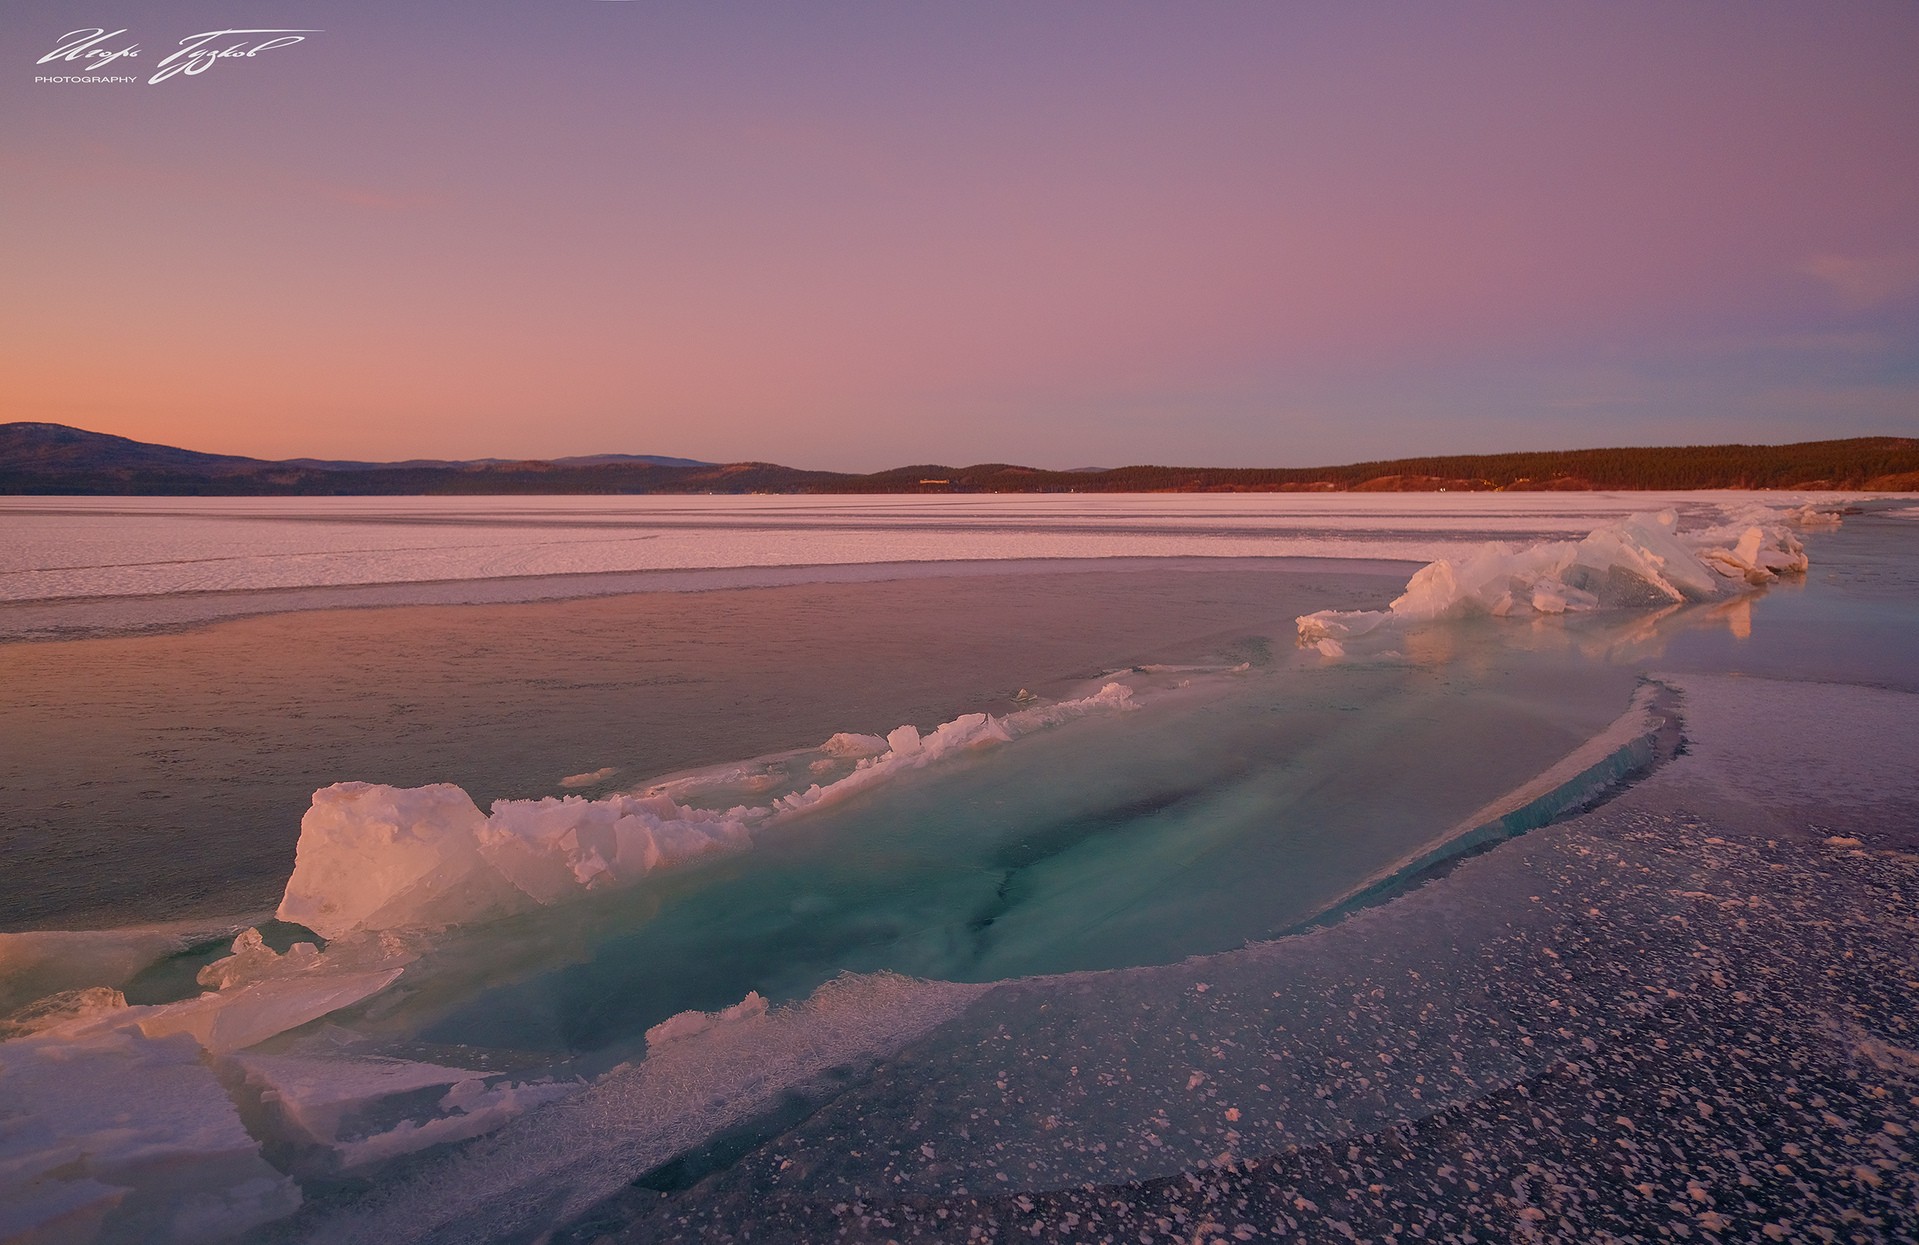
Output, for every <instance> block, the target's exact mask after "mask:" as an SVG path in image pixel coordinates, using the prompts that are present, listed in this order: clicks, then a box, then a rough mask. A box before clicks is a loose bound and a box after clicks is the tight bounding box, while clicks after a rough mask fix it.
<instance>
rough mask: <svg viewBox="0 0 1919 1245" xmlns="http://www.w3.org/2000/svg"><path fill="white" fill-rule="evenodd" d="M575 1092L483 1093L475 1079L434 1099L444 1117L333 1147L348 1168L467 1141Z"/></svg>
mask: <svg viewBox="0 0 1919 1245" xmlns="http://www.w3.org/2000/svg"><path fill="white" fill-rule="evenodd" d="M580 1089H581V1085H580V1083H579V1082H551V1081H545V1082H525V1083H521V1084H499V1085H495V1086H493V1087H492V1088H490V1089H489V1088H487V1085H486V1083H485V1082H484V1081H483V1080H481V1079H479V1078H478V1077H475V1078H473V1079H470V1080H465V1081H461V1082H460V1083H459V1084H457V1085H455V1086H454V1087H453V1088H452V1089H450V1090H448V1091H447V1094H446V1096H445V1097H444V1098H442V1099H441V1100H440V1109H441V1110H442V1111H446V1112H448V1114H445V1115H441V1116H438V1117H437V1118H434V1119H429V1120H403V1121H401V1122H400V1123H398V1124H396V1125H394V1126H393V1127H392V1128H390V1129H387V1130H386V1131H385V1132H381V1133H375V1134H373V1135H372V1136H370V1137H363V1138H361V1139H359V1140H357V1141H350V1142H347V1143H345V1144H343V1145H341V1146H338V1147H337V1150H338V1153H339V1155H340V1160H341V1166H342V1167H344V1168H347V1169H349V1170H350V1169H352V1168H356V1167H365V1166H367V1165H368V1164H371V1163H383V1162H385V1161H387V1160H388V1159H392V1158H397V1157H399V1156H400V1155H403V1154H412V1153H414V1152H416V1151H419V1150H424V1149H426V1148H427V1147H429V1146H438V1145H446V1144H448V1143H450V1142H455V1141H467V1140H469V1139H471V1138H474V1137H478V1136H481V1135H483V1134H486V1133H490V1132H492V1131H493V1130H494V1129H496V1128H499V1127H500V1126H501V1125H503V1124H505V1123H506V1122H507V1121H509V1120H512V1119H513V1118H515V1117H516V1116H520V1115H524V1114H526V1112H528V1111H530V1110H532V1109H533V1108H534V1107H537V1106H541V1105H543V1104H545V1103H549V1102H557V1101H559V1100H560V1099H562V1098H569V1097H571V1096H572V1095H574V1094H575V1093H578V1092H579V1090H580Z"/></svg>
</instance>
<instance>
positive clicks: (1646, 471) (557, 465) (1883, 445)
mask: <svg viewBox="0 0 1919 1245" xmlns="http://www.w3.org/2000/svg"><path fill="white" fill-rule="evenodd" d="M1715 488H1747V489H1870V490H1877V491H1900V492H1905V491H1919V440H1914V439H1912V438H1908V437H1856V438H1853V439H1851V440H1844V441H1807V442H1801V443H1799V444H1796V445H1688V446H1662V447H1643V448H1632V449H1598V450H1556V451H1543V452H1536V453H1515V454H1474V455H1454V456H1448V457H1440V458H1400V459H1390V460H1384V461H1379V462H1365V463H1351V464H1348V465H1346V466H1339V467H1154V466H1140V467H1118V468H1113V469H1111V470H1097V471H1095V470H1085V471H1044V470H1040V469H1038V468H1033V467H1020V466H1014V465H1011V464H1006V463H986V464H979V465H975V466H971V467H948V466H943V465H940V464H922V465H918V466H911V467H898V468H894V469H893V470H890V471H879V472H874V473H872V474H869V475H855V474H848V473H844V472H833V471H804V470H800V469H797V468H793V467H782V466H779V465H777V464H774V463H725V464H716V463H704V462H698V461H695V460H690V459H674V458H658V457H643V456H631V455H618V454H607V455H598V456H594V457H590V458H583V459H582V458H576V459H562V460H557V461H553V462H544V461H533V462H512V461H503V460H499V459H480V460H473V461H462V462H449V461H440V460H430V461H414V462H407V463H360V462H329V461H321V460H315V459H292V460H287V461H269V460H265V459H255V458H240V457H235V456H232V455H222V454H205V453H200V452H198V451H194V450H183V449H175V448H172V447H170V446H160V445H150V444H147V443H144V442H139V441H131V440H128V439H126V438H124V437H115V436H108V435H105V434H101V433H94V432H87V431H84V430H82V429H78V428H69V427H66V426H64V425H60V424H46V423H15V424H0V493H11V494H42V495H52V494H69V495H70V494H120V495H151V496H206V495H248V496H272V495H283V496H329V495H332V496H370V495H385V496H395V495H406V494H460V493H464V494H489V493H505V494H532V493H1052V492H1080V493H1155V492H1277V491H1287V492H1293V491H1302V492H1336V491H1355V492H1435V491H1439V490H1442V489H1443V490H1450V491H1462V492H1463V491H1490V490H1495V489H1510V490H1528V491H1533V490H1579V489H1625V490H1631V489H1715Z"/></svg>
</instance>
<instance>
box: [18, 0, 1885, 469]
mask: <svg viewBox="0 0 1919 1245" xmlns="http://www.w3.org/2000/svg"><path fill="white" fill-rule="evenodd" d="M242 23H245V24H247V25H248V26H249V28H260V29H302V30H313V31H315V32H316V33H313V34H312V35H311V36H310V37H309V38H307V39H306V40H305V41H304V42H302V43H300V44H299V45H297V46H288V47H283V48H279V49H276V50H272V51H267V52H263V53H261V54H260V55H259V56H257V57H253V58H237V57H236V58H233V59H232V60H231V61H230V62H224V63H219V64H215V65H213V66H212V67H211V68H210V70H209V71H208V72H206V73H204V74H199V75H195V76H191V77H186V76H181V77H177V78H173V79H169V80H167V81H164V82H160V83H156V84H149V83H148V82H147V77H148V76H150V75H151V74H152V73H153V72H154V69H153V66H154V64H155V63H156V62H157V61H158V60H159V58H160V57H162V56H164V55H165V54H166V53H167V52H168V51H170V50H171V49H172V48H173V47H174V46H175V45H176V44H177V42H178V41H179V40H180V39H181V38H183V37H186V36H189V35H192V34H194V33H195V32H198V31H207V30H214V29H219V28H222V27H228V26H235V25H239V24H242ZM92 27H101V28H102V29H104V30H108V31H117V30H118V29H120V28H125V30H126V32H127V33H126V34H125V36H124V37H122V38H121V39H120V41H119V42H120V43H122V44H125V43H127V42H130V41H135V40H137V41H138V43H139V45H140V48H141V51H140V54H139V56H138V57H133V58H128V60H127V61H126V62H123V63H122V64H120V65H118V66H115V67H111V68H108V69H106V70H103V71H102V72H104V73H118V72H122V71H124V70H125V69H126V67H127V65H129V64H135V65H136V67H135V68H134V69H133V70H132V73H133V75H134V76H135V77H137V81H131V82H128V83H124V84H117V83H58V82H39V83H36V82H35V81H34V77H35V76H36V74H41V75H44V74H46V73H48V72H49V71H48V69H47V68H46V67H44V66H41V65H38V64H36V62H37V61H38V60H39V59H40V58H41V57H43V56H45V55H46V54H47V53H49V52H51V51H52V50H53V49H54V48H55V47H56V46H57V45H58V44H59V42H60V40H61V37H62V36H63V35H65V34H67V33H68V32H71V31H75V30H81V29H86V28H92ZM0 48H4V61H3V63H4V65H5V74H4V76H3V77H0V83H3V84H4V85H3V86H0V90H4V92H5V108H6V115H7V116H8V118H9V124H8V125H7V126H6V127H5V130H4V133H0V170H4V179H3V180H0V203H4V211H5V216H6V220H7V222H8V227H7V229H6V232H5V241H4V243H3V244H0V271H4V272H5V273H6V274H7V276H6V280H5V287H6V291H7V292H6V297H5V298H4V300H3V301H0V329H3V331H0V422H3V421H6V420H45V421H54V422H59V423H66V424H73V425H76V426H80V427H85V428H89V429H92V430H95V431H100V432H110V433H116V434H119V435H123V436H129V437H134V438H136V439H140V440H146V441H157V442H163V443H167V444H174V445H182V446H187V447H189V448H193V449H200V450H207V451H212V452H221V453H237V454H249V455H254V456H259V457H268V458H280V457H291V456H313V457H330V458H361V459H399V458H407V457H444V458H467V457H482V456H494V457H539V458H548V457H557V456H562V455H569V454H588V453H636V454H670V455H684V456H689V457H696V458H702V459H708V460H716V461H730V460H740V459H758V460H770V461H776V462H782V463H786V464H789V465H793V466H800V467H815V468H831V469H842V470H872V469H877V468H882V467H888V466H894V465H899V464H904V463H918V462H945V463H953V464H961V463H971V462H980V461H1010V462H1021V463H1029V464H1032V465H1036V466H1046V467H1079V466H1117V465H1121V464H1125V463H1140V462H1179V463H1189V464H1215V465H1242V464H1261V465H1276V466H1277V465H1294V466H1305V465H1319V464H1327V463H1335V462H1345V461H1354V460H1358V459H1364V458H1370V457H1380V456H1392V455H1401V454H1422V453H1444V452H1462V453H1465V452H1481V451H1495V450H1508V449H1547V448H1569V447H1575V446H1591V445H1625V444H1679V443H1697V442H1714V441H1766V442H1776V441H1794V440H1813V439H1823V438H1827V437H1840V436H1852V435H1864V434H1874V433H1878V434H1896V435H1908V436H1914V435H1919V86H1915V85H1914V81H1915V74H1914V71H1913V66H1914V65H1915V64H1919V6H1914V5H1912V4H1908V3H1860V4H1845V5H1837V6H1811V5H1796V6H1794V5H1779V4H1758V5H1745V6H1734V5H1730V4H1712V5H1695V6H1673V5H1629V4H1603V5H1601V4H1582V5H1568V6H1551V7H1546V6H1531V5H1519V4H1462V5H1450V6H1423V7H1420V8H1416V9H1415V8H1410V7H1399V6H1390V7H1389V6H1384V5H1363V6H1346V5H1320V4H1301V5H1290V4H1287V5H1282V4H1272V5H1258V6H1255V5H1227V4H1206V5H1197V6H1191V5H1189V6H1172V5H1147V4H1114V5H1099V6H1093V5H1078V4H1073V5H1068V4H1033V5H1014V4H996V3H980V4H941V5H924V6H906V5H884V4H878V3H873V4H819V5H805V6H798V5H791V6H773V5H760V4H729V5H724V6H703V5H690V4H688V5H663V4H655V3H650V2H648V0H635V2H630V3H614V2H605V0H553V3H550V4H546V5H541V6H532V5H508V4H499V3H486V4H475V3H452V2H451V0H434V2H430V3H429V2H419V0H384V2H382V3H374V2H373V0H334V2H329V3H316V2H313V0H304V2H300V0H257V2H256V0H249V3H247V4H246V5H244V6H240V5H236V4H234V3H233V0H221V2H220V3H207V2H206V0H188V2H186V3H181V4H175V5H168V6H165V7H164V9H162V8H158V7H156V6H153V5H150V4H136V3H131V2H129V0H56V2H55V3H51V4H46V5H41V6H35V8H34V9H33V10H31V11H30V12H26V13H16V14H15V15H14V17H13V19H12V20H11V21H10V22H8V23H7V28H6V30H5V32H4V34H3V35H0ZM56 68H58V67H57V66H56Z"/></svg>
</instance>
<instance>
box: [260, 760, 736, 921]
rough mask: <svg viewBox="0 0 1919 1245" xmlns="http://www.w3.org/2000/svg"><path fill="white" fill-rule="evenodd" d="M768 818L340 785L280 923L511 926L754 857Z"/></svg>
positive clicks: (613, 800) (312, 817)
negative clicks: (646, 878)
mask: <svg viewBox="0 0 1919 1245" xmlns="http://www.w3.org/2000/svg"><path fill="white" fill-rule="evenodd" d="M764 815H765V810H753V809H736V810H733V811H731V812H727V813H719V812H712V811H708V810H703V809H689V808H685V807H683V806H681V805H679V804H676V803H674V802H673V801H672V800H671V799H670V798H668V797H666V796H633V795H614V796H609V797H607V798H606V799H604V800H587V799H584V798H582V797H580V796H565V797H562V798H552V797H549V798H547V799H543V800H500V801H497V802H496V803H495V804H494V805H493V815H492V816H491V817H482V816H481V815H480V811H479V809H477V808H476V807H474V805H473V801H472V800H471V799H469V798H468V797H467V794H466V793H465V792H464V791H461V790H460V789H459V788H458V787H454V786H449V785H446V784H440V785H437V786H432V787H416V788H410V789H402V788H397V787H383V786H374V785H372V784H368V783H340V784H338V785H336V786H332V787H328V788H325V789H324V790H321V791H316V792H315V793H314V795H313V807H312V808H311V809H309V810H308V812H307V815H306V818H305V819H304V820H303V821H302V822H301V823H300V845H299V849H298V853H297V856H296V862H295V865H294V870H293V876H292V878H290V879H289V880H288V882H287V890H286V895H285V897H284V898H283V899H282V900H281V901H280V917H281V919H282V920H287V921H297V922H299V923H300V924H302V925H305V926H306V927H307V928H309V929H312V930H316V931H318V932H319V933H321V934H324V935H326V936H327V937H329V938H332V937H338V936H340V935H342V934H345V933H347V932H349V931H352V930H356V929H388V928H398V927H403V926H434V925H448V924H455V923H458V922H461V921H470V920H479V919H483V918H490V917H497V916H503V915H507V914H510V913H513V912H517V911H521V910H524V909H527V908H530V907H533V906H535V905H538V904H550V903H554V902H556V901H558V900H560V899H562V898H564V897H566V896H569V895H572V894H575V893H577V892H579V891H581V890H584V889H587V888H589V887H594V886H597V885H601V884H604V883H611V882H614V881H630V880H632V879H633V878H636V877H638V876H640V875H641V874H643V873H645V872H647V871H648V870H650V869H654V868H657V867H659V866H660V865H662V864H671V863H677V862H679V861H682V860H686V859H689V858H691V857H693V856H699V855H704V854H706V853H708V852H713V851H719V850H725V849H728V848H733V847H739V846H743V845H744V844H745V842H746V841H747V837H748V829H747V827H748V823H749V822H750V821H752V820H754V819H755V818H757V817H760V816H764Z"/></svg>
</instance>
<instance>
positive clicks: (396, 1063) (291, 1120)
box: [231, 1052, 483, 1145]
mask: <svg viewBox="0 0 1919 1245" xmlns="http://www.w3.org/2000/svg"><path fill="white" fill-rule="evenodd" d="M231 1060H232V1063H233V1065H234V1066H235V1067H236V1068H238V1069H239V1070H240V1072H241V1074H242V1076H243V1077H244V1078H245V1080H246V1082H247V1084H248V1085H249V1086H250V1087H252V1089H253V1090H254V1091H256V1092H257V1093H259V1094H260V1096H261V1101H262V1103H263V1105H264V1106H265V1107H266V1108H267V1110H268V1112H269V1113H270V1114H271V1115H272V1116H273V1117H274V1126H275V1131H276V1132H277V1134H278V1135H279V1136H281V1137H283V1138H287V1139H291V1140H297V1141H305V1142H310V1143H314V1144H318V1145H331V1144H333V1143H334V1142H336V1141H338V1140H339V1139H340V1137H341V1136H342V1130H343V1126H345V1125H346V1124H347V1123H348V1122H350V1121H352V1120H354V1119H355V1118H356V1117H358V1116H362V1115H364V1114H366V1113H367V1112H368V1111H369V1110H370V1109H371V1108H373V1107H375V1106H377V1105H378V1104H380V1103H382V1102H385V1101H386V1100H388V1099H391V1098H394V1097H397V1096H400V1095H405V1094H411V1093H413V1092H414V1091H416V1090H420V1089H426V1088H430V1087H433V1086H438V1085H456V1084H459V1083H461V1082H463V1081H469V1080H473V1079H475V1078H477V1077H481V1076H482V1075H483V1074H482V1073H479V1072H475V1071H473V1070H471V1069H468V1068H451V1067H445V1066H442V1065H440V1064H430V1063H419V1062H416V1061H414V1060H409V1059H390V1058H382V1057H377V1056H365V1057H360V1058H345V1057H337V1056H336V1057H324V1056H305V1055H264V1054H257V1053H251V1052H242V1053H240V1054H237V1055H234V1056H232V1057H231Z"/></svg>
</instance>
